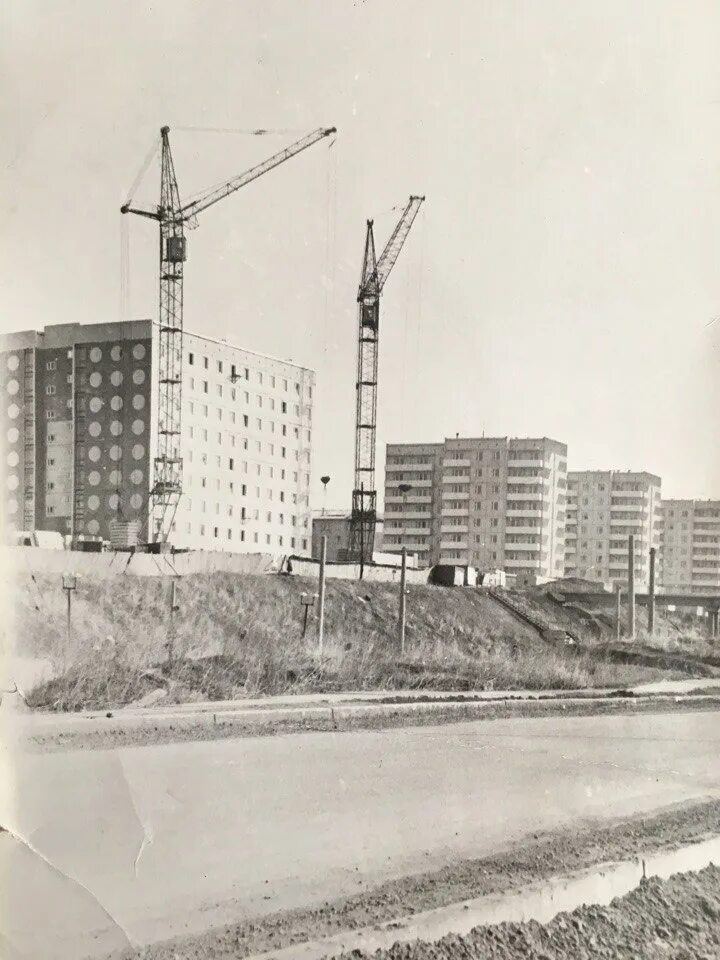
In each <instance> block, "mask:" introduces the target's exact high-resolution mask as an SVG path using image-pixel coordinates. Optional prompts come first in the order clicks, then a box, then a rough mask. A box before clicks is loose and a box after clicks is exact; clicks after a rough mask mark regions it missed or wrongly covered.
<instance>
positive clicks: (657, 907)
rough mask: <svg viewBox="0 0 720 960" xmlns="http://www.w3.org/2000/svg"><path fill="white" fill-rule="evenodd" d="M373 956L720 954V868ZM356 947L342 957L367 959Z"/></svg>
mask: <svg viewBox="0 0 720 960" xmlns="http://www.w3.org/2000/svg"><path fill="white" fill-rule="evenodd" d="M372 956H373V960H457V958H458V957H467V958H475V957H476V958H477V960H570V958H573V960H590V958H597V957H613V958H617V960H656V958H657V960H660V958H663V960H668V958H674V960H681V958H682V960H717V958H718V957H720V869H719V868H718V867H715V866H713V865H711V866H709V867H706V868H705V869H704V870H701V871H700V872H699V873H686V874H676V875H675V876H673V877H671V878H670V879H669V880H666V881H663V880H659V879H658V878H657V877H653V878H651V879H649V880H645V881H643V882H642V883H641V884H640V886H639V887H637V888H636V889H635V890H633V891H632V892H631V893H629V894H627V896H625V897H622V898H619V899H616V900H613V902H612V903H611V904H610V905H609V906H607V907H598V906H589V907H580V908H579V909H577V910H574V911H573V912H572V913H570V914H568V913H561V914H559V915H558V916H557V917H555V919H554V920H551V921H550V923H548V924H547V925H545V926H543V925H542V924H540V923H536V922H534V921H533V922H530V923H502V924H498V925H497V926H492V927H476V928H475V929H474V930H472V931H471V932H470V933H469V934H468V935H467V936H466V937H460V936H456V935H450V936H447V937H443V939H442V940H439V941H437V942H436V943H423V942H421V941H416V942H415V943H397V944H395V945H394V946H393V947H392V948H391V949H390V950H378V951H377V952H376V953H375V954H373V955H372ZM366 957H368V954H364V953H362V952H361V951H353V952H352V953H349V954H344V955H343V957H342V960H350V958H352V960H365V958H366Z"/></svg>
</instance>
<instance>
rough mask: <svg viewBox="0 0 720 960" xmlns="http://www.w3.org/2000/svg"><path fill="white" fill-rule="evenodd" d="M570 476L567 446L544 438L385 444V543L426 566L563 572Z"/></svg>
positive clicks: (541, 574)
mask: <svg viewBox="0 0 720 960" xmlns="http://www.w3.org/2000/svg"><path fill="white" fill-rule="evenodd" d="M566 474H567V447H566V445H565V444H563V443H558V442H557V441H555V440H549V439H547V438H540V439H535V438H533V439H517V438H510V439H508V438H507V437H500V438H492V437H482V438H472V439H464V438H460V437H455V438H453V439H447V440H445V442H444V443H442V444H390V445H388V448H387V458H386V467H385V538H384V549H385V550H388V551H397V550H399V549H400V548H401V547H403V546H405V547H407V549H408V550H412V551H414V552H417V553H418V554H419V555H420V556H421V557H423V558H425V559H426V562H427V563H428V564H433V563H456V564H467V565H470V566H475V567H477V568H479V569H481V570H493V569H497V568H500V569H504V570H506V571H507V572H508V573H516V574H518V575H523V576H536V577H547V578H553V577H561V576H562V575H563V572H564V552H565V486H566ZM403 485H407V487H409V489H404V488H403Z"/></svg>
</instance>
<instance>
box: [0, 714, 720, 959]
mask: <svg viewBox="0 0 720 960" xmlns="http://www.w3.org/2000/svg"><path fill="white" fill-rule="evenodd" d="M719 721H720V714H719V713H711V712H708V713H690V712H688V713H672V714H656V715H641V716H636V717H626V716H623V717H620V716H608V717H571V718H562V717H551V718H544V719H513V720H495V721H492V722H482V721H481V722H472V723H464V724H457V725H453V726H441V727H411V728H400V729H392V730H386V731H383V732H368V731H362V732H356V733H346V734H332V733H312V734H294V735H292V736H277V737H269V738H249V739H237V740H221V741H210V742H196V743H192V742H191V743H181V744H168V745H165V746H146V747H134V748H127V749H116V750H111V751H102V750H91V751H76V752H73V751H68V752H59V753H48V754H29V753H19V754H18V755H17V756H16V757H14V758H13V760H12V762H13V763H14V765H15V770H16V776H15V782H14V789H13V790H12V795H13V796H14V797H15V798H16V800H17V801H18V802H17V803H15V804H14V809H13V808H12V807H11V806H9V799H8V798H9V794H10V792H11V791H10V790H8V789H6V791H5V797H4V806H5V814H4V815H3V820H2V822H3V824H4V825H5V826H6V827H7V828H8V829H9V830H10V831H12V834H4V835H3V834H0V886H3V887H4V888H5V890H9V894H8V896H9V898H10V901H11V902H10V903H9V904H8V905H7V908H6V909H4V910H3V917H4V923H5V928H4V929H3V930H2V931H0V932H1V933H2V936H3V937H5V938H6V939H7V940H8V941H9V942H10V943H11V944H14V945H16V947H17V948H18V955H20V956H22V955H26V956H42V957H44V958H46V960H53V958H55V957H63V958H65V957H68V958H69V957H73V958H78V957H82V956H85V955H87V954H91V953H93V952H102V950H103V949H107V948H108V947H110V946H113V945H118V944H120V943H122V942H123V940H124V938H125V936H126V935H127V937H128V938H129V939H130V941H131V942H133V943H146V942H151V941H153V940H157V939H161V938H165V937H169V936H173V935H176V934H182V933H184V932H197V931H200V930H203V929H206V928H208V927H210V926H213V925H216V924H220V923H224V922H228V921H231V920H237V919H240V918H242V917H248V916H253V915H258V914H261V913H266V912H270V911H276V910H279V909H284V908H289V907H293V906H301V905H308V904H310V903H313V902H317V901H324V900H327V899H332V898H333V897H336V896H338V895H342V894H346V893H354V892H357V891H359V890H367V889H368V888H370V887H372V886H373V885H374V884H376V883H378V882H379V881H381V880H384V879H387V878H389V877H398V876H403V875H405V874H407V873H411V872H416V871H421V870H427V869H431V868H436V867H440V866H442V865H444V864H447V863H450V862H453V861H454V860H456V859H458V858H467V857H475V856H481V855H484V854H488V853H491V852H495V851H497V850H499V849H502V848H503V847H504V846H506V845H507V844H508V843H509V842H511V841H514V840H517V839H520V838H522V837H524V836H527V835H529V834H532V833H533V832H537V831H540V830H545V829H552V828H557V827H560V826H563V825H570V824H573V823H577V822H579V821H580V820H582V819H584V818H588V817H594V818H609V817H616V816H625V815H630V814H633V813H640V812H646V811H650V810H654V809H656V808H658V807H661V806H664V805H667V804H671V803H676V802H679V801H683V800H686V799H691V798H699V797H706V796H715V797H717V796H720V750H719V749H718V747H719V746H720V722H719ZM6 749H7V748H6ZM4 759H5V761H6V762H7V760H8V758H7V756H6V757H5V758H4ZM2 799H3V798H2V797H1V796H0V800H2ZM20 838H22V841H25V842H22V841H21V839H20ZM3 875H4V877H5V879H4V880H3ZM8 877H11V878H12V883H11V885H10V887H8ZM40 905H42V908H41V917H40V919H41V921H42V922H39V916H38V912H39V910H40ZM123 931H124V932H123ZM1 951H2V942H1V941H0V952H1ZM23 951H24V954H23ZM6 952H8V951H7V948H6ZM3 955H4V954H3Z"/></svg>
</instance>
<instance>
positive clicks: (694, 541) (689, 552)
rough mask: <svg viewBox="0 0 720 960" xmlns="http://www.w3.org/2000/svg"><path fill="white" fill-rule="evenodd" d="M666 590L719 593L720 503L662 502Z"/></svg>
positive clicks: (663, 564) (714, 501) (707, 501)
mask: <svg viewBox="0 0 720 960" xmlns="http://www.w3.org/2000/svg"><path fill="white" fill-rule="evenodd" d="M662 506H663V529H662V540H661V542H662V548H661V549H662V583H663V587H664V588H665V589H666V590H673V589H681V590H687V589H690V590H692V591H694V592H699V593H701V592H703V591H710V592H717V591H719V590H720V500H663V504H662Z"/></svg>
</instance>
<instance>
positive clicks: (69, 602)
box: [65, 590, 72, 653]
mask: <svg viewBox="0 0 720 960" xmlns="http://www.w3.org/2000/svg"><path fill="white" fill-rule="evenodd" d="M65 593H66V594H67V647H68V653H69V652H70V650H71V649H72V590H66V591H65Z"/></svg>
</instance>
